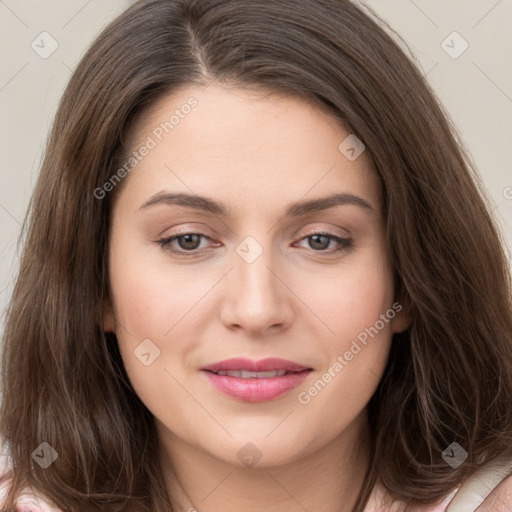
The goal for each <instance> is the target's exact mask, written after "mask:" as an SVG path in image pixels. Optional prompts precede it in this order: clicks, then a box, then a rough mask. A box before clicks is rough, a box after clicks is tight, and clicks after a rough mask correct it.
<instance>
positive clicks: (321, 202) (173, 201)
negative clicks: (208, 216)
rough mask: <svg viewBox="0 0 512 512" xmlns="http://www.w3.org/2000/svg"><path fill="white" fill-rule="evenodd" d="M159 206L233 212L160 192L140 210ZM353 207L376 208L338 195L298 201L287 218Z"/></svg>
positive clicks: (197, 198)
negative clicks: (345, 206)
mask: <svg viewBox="0 0 512 512" xmlns="http://www.w3.org/2000/svg"><path fill="white" fill-rule="evenodd" d="M157 204H166V205H178V206H184V207H186V208H193V209H194V210H200V211H203V212H208V213H213V214H216V215H220V216H223V217H229V216H230V213H231V210H230V209H229V208H227V207H226V205H225V204H224V203H222V202H220V201H216V200H214V199H211V198H209V197H204V196H198V195H193V194H185V193H171V192H166V191H162V192H158V193H157V194H155V195H154V196H152V197H150V198H149V199H148V200H147V201H146V202H144V204H143V205H142V206H141V207H140V208H139V210H142V209H145V208H149V207H150V206H154V205H157ZM340 205H352V206H358V207H359V208H362V209H364V210H370V211H375V208H374V207H373V206H372V205H371V204H370V203H368V202H367V201H366V200H365V199H363V198H362V197H359V196H356V195H354V194H345V193H338V194H332V195H329V196H326V197H320V198H318V199H311V200H304V201H297V202H295V203H292V204H290V205H288V207H287V209H286V212H285V216H286V217H288V216H291V217H299V216H301V215H306V214H308V213H314V212H318V211H323V210H327V209H329V208H333V207H334V206H340Z"/></svg>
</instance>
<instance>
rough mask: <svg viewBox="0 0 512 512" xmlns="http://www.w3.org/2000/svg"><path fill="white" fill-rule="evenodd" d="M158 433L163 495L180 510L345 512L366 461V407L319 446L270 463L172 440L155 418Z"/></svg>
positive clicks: (352, 501) (358, 486) (354, 496)
mask: <svg viewBox="0 0 512 512" xmlns="http://www.w3.org/2000/svg"><path fill="white" fill-rule="evenodd" d="M157 431H158V433H159V439H160V440H161V444H162V447H163V448H164V450H163V452H162V453H163V457H162V468H163V471H164V477H165V480H166V482H168V493H169V496H170V497H171V503H172V506H173V510H177V511H179V512H196V511H197V512H217V511H218V510H223V511H224V512H238V511H240V510H244V511H246V512H256V511H258V512H259V511H261V510H265V511H266V512H278V511H279V512H295V511H303V510H322V511H323V512H350V511H351V510H353V507H354V505H355V503H356V501H357V497H358V494H359V492H360V490H361V488H362V485H363V482H364V477H365V474H366V470H367V468H368V465H369V449H368V448H369V444H368V429H367V415H366V409H365V410H364V411H363V412H362V413H361V415H360V416H358V417H357V418H356V419H355V420H354V421H353V422H352V423H351V424H350V425H348V426H347V428H346V429H345V430H344V431H343V432H342V433H341V434H340V435H339V436H337V437H336V438H334V439H332V440H330V441H328V442H326V443H325V444H323V445H322V446H321V448H319V449H316V450H314V451H312V452H311V453H309V454H307V455H305V456H301V457H300V458H299V459H298V460H291V461H288V462H284V463H276V464H273V465H268V464H267V465H265V464H263V463H258V464H256V465H254V466H252V467H245V466H244V465H242V464H233V463H229V461H226V460H222V459H219V458H218V457H215V456H213V455H212V454H210V453H207V452H205V451H204V450H200V449H198V448H196V447H194V446H192V445H190V444H188V443H187V442H185V441H184V440H182V439H180V438H177V437H176V436H174V435H173V434H172V433H171V432H170V431H169V430H168V429H166V428H165V427H164V426H163V425H162V424H161V423H159V422H158V421H157ZM244 444H245V443H244V442H241V443H240V446H242V445H244ZM235 451H236V450H235ZM171 461H172V462H171ZM261 462H263V460H262V461H261Z"/></svg>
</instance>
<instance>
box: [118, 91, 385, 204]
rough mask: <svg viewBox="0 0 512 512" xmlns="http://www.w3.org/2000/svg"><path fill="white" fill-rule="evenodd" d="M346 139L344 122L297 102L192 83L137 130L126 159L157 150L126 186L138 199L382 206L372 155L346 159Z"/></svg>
mask: <svg viewBox="0 0 512 512" xmlns="http://www.w3.org/2000/svg"><path fill="white" fill-rule="evenodd" d="M347 137H354V136H353V135H352V134H351V132H350V130H348V129H347V128H344V127H343V126H342V123H341V122H339V121H338V120H337V119H335V118H334V117H333V116H331V115H329V114H328V113H326V112H325V111H324V110H322V109H320V108H319V107H317V106H315V105H314V104H313V103H312V102H306V101H304V100H302V99H299V98H297V97H293V96H287V95H282V94H277V93H269V92H266V91H261V90H253V89H242V88H240V87H225V86H220V85H218V84H211V85H209V86H207V87H201V86H194V85H190V86H186V87H182V88H180V89H179V90H177V91H174V92H172V93H170V94H167V95H166V96H164V97H162V98H160V100H159V101H157V102H156V103H155V104H153V105H152V106H151V107H150V108H149V109H147V110H146V111H144V112H143V113H142V115H141V116H140V117H139V119H138V120H137V122H136V123H135V125H134V126H133V127H132V129H131V131H130V133H129V134H128V139H127V140H128V144H127V152H126V155H125V159H128V158H129V156H130V155H131V154H132V153H133V152H134V151H137V150H138V149H140V148H142V147H143V146H148V147H151V149H150V150H149V151H145V152H144V153H145V156H144V157H143V158H141V159H140V161H138V162H137V165H136V166H135V167H134V168H133V170H132V171H131V172H130V173H129V175H128V179H125V180H126V181H127V183H123V188H124V187H126V189H127V192H128V195H129V196H130V197H131V198H132V199H133V200H140V199H141V198H144V197H147V195H148V194H154V193H156V192H158V191H159V190H160V189H172V190H176V189H179V190H181V191H186V192H188V193H197V194H202V195H209V196H212V195H215V196H216V197H221V196H224V197H226V198H227V199H226V202H227V203H231V200H232V199H233V198H234V199H236V200H237V201H244V200H259V199H261V200H265V198H267V199H268V198H273V199H274V200H275V201H279V200H282V202H286V203H289V202H292V201H293V200H297V199H299V198H301V197H304V196H306V195H311V196H318V195H320V194H325V193H326V192H328V193H332V192H348V193H357V194H358V195H365V197H366V198H367V199H369V200H370V201H372V202H373V204H375V205H378V204H379V202H380V187H379V183H378V179H377V175H376V173H375V171H374V168H373V164H372V161H371V159H370V157H369V155H368V154H367V152H366V151H363V152H362V153H361V155H360V156H359V157H358V158H356V159H355V160H351V159H349V158H347V154H346V153H345V152H344V151H345V150H346V146H347V144H346V143H344V141H346V140H347ZM348 140H349V141H351V140H352V139H350V138H349V139H348ZM340 144H341V146H340ZM157 189H158V190H157ZM288 199H290V201H289V200H288ZM260 206H261V205H260Z"/></svg>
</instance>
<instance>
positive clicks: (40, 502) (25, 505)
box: [0, 442, 62, 512]
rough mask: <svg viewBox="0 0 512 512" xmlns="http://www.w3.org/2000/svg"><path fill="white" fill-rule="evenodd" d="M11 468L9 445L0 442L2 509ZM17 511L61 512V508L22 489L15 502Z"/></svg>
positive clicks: (0, 499) (0, 494)
mask: <svg viewBox="0 0 512 512" xmlns="http://www.w3.org/2000/svg"><path fill="white" fill-rule="evenodd" d="M11 468H12V463H11V457H10V455H9V446H8V444H7V443H5V442H2V443H1V444H0V510H2V509H3V505H4V501H5V499H6V497H7V491H8V489H9V475H8V473H9V471H10V470H11ZM16 511H17V512H62V511H61V509H58V508H55V507H53V506H52V505H51V504H50V503H49V502H48V501H46V500H44V499H43V498H42V497H41V496H39V495H38V494H37V493H35V492H32V490H31V489H24V490H23V492H22V493H21V495H20V496H18V499H17V502H16Z"/></svg>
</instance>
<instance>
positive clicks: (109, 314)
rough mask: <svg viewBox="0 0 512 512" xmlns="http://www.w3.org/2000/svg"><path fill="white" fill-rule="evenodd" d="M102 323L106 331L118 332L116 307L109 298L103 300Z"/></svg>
mask: <svg viewBox="0 0 512 512" xmlns="http://www.w3.org/2000/svg"><path fill="white" fill-rule="evenodd" d="M102 324H103V330H104V331H105V332H112V333H115V332H116V320H115V316H114V308H113V306H112V303H111V302H110V300H109V299H108V298H106V299H105V300H104V302H103V312H102Z"/></svg>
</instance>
